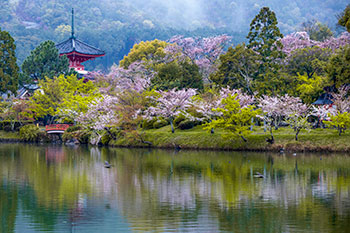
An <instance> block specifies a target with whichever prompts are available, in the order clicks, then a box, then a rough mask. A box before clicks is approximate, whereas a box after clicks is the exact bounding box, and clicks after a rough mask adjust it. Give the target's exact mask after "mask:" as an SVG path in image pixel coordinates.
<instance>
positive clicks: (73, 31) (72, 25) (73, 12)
mask: <svg viewBox="0 0 350 233" xmlns="http://www.w3.org/2000/svg"><path fill="white" fill-rule="evenodd" d="M71 38H75V36H74V8H72V36H71Z"/></svg>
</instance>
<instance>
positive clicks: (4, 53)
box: [0, 28, 19, 93]
mask: <svg viewBox="0 0 350 233" xmlns="http://www.w3.org/2000/svg"><path fill="white" fill-rule="evenodd" d="M15 50H16V45H15V42H14V39H13V38H12V37H11V35H10V34H9V33H8V32H6V31H1V28H0V92H2V93H4V92H7V91H11V92H12V93H16V90H17V87H18V77H19V76H18V70H19V68H18V66H17V58H16V54H15Z"/></svg>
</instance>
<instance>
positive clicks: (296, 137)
mask: <svg viewBox="0 0 350 233" xmlns="http://www.w3.org/2000/svg"><path fill="white" fill-rule="evenodd" d="M299 133H300V129H296V134H295V141H298V135H299Z"/></svg>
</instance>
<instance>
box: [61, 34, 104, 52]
mask: <svg viewBox="0 0 350 233" xmlns="http://www.w3.org/2000/svg"><path fill="white" fill-rule="evenodd" d="M56 48H57V49H58V52H59V53H60V54H69V53H73V52H76V53H80V54H82V55H92V56H103V55H105V52H104V51H102V50H100V49H98V48H95V47H93V46H91V45H89V44H86V43H84V42H82V41H81V40H78V39H76V38H75V37H70V38H69V39H68V40H66V41H63V42H61V43H59V44H57V45H56Z"/></svg>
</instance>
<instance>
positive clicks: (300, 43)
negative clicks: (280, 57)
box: [281, 32, 350, 56]
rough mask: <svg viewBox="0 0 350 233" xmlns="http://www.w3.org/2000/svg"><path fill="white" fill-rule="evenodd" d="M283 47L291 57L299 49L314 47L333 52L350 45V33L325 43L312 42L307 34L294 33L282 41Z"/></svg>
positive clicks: (332, 38)
mask: <svg viewBox="0 0 350 233" xmlns="http://www.w3.org/2000/svg"><path fill="white" fill-rule="evenodd" d="M281 43H282V45H283V49H282V51H283V52H284V53H285V54H287V56H289V55H291V54H292V53H293V51H295V50H297V49H304V48H309V47H313V46H318V47H320V48H329V49H331V50H332V51H335V50H336V49H338V48H340V47H343V46H345V45H348V44H350V33H349V32H344V33H342V34H341V35H340V36H339V37H331V38H329V39H327V40H325V41H323V42H320V41H315V40H311V39H310V37H309V35H308V34H307V32H294V33H292V34H289V35H287V36H285V37H283V38H282V39H281Z"/></svg>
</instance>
